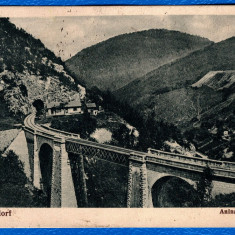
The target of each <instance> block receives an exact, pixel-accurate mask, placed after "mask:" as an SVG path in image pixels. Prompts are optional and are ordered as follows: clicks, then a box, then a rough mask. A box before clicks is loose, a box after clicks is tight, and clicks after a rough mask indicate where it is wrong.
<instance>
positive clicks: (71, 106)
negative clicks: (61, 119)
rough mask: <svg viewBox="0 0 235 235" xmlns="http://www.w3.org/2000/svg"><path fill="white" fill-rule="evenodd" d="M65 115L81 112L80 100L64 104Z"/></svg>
mask: <svg viewBox="0 0 235 235" xmlns="http://www.w3.org/2000/svg"><path fill="white" fill-rule="evenodd" d="M64 112H65V115H66V114H67V115H68V114H81V113H83V110H82V104H81V101H80V100H73V101H70V102H68V103H67V104H65V105H64Z"/></svg>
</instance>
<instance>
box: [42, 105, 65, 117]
mask: <svg viewBox="0 0 235 235" xmlns="http://www.w3.org/2000/svg"><path fill="white" fill-rule="evenodd" d="M46 115H47V116H55V115H64V110H63V109H61V103H60V102H50V103H48V104H47V105H46Z"/></svg>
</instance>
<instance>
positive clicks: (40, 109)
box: [33, 99, 44, 115]
mask: <svg viewBox="0 0 235 235" xmlns="http://www.w3.org/2000/svg"><path fill="white" fill-rule="evenodd" d="M33 106H34V108H35V109H36V111H37V115H41V114H43V111H44V102H43V101H42V100H41V99H36V100H34V102H33Z"/></svg>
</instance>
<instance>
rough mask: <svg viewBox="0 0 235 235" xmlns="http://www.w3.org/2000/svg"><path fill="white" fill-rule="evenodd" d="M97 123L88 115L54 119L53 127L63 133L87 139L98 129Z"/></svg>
mask: <svg viewBox="0 0 235 235" xmlns="http://www.w3.org/2000/svg"><path fill="white" fill-rule="evenodd" d="M96 126H97V121H96V119H95V118H93V117H90V115H89V114H88V113H84V114H83V115H77V116H65V117H60V118H59V119H57V118H56V119H52V121H51V127H52V128H55V129H59V130H62V131H67V132H72V133H75V134H79V135H80V137H81V138H84V139H87V138H89V137H90V134H91V133H93V132H94V131H95V129H96Z"/></svg>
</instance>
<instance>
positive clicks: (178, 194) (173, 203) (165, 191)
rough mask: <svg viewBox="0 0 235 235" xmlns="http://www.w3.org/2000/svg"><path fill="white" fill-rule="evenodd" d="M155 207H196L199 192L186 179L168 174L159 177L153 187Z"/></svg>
mask: <svg viewBox="0 0 235 235" xmlns="http://www.w3.org/2000/svg"><path fill="white" fill-rule="evenodd" d="M152 201H153V207H194V206H195V205H196V204H197V193H196V190H195V189H194V188H193V186H192V185H190V184H189V183H188V182H186V181H185V180H183V179H181V178H178V177H174V176H167V177H163V178H161V179H159V180H158V181H156V182H155V184H154V185H153V187H152Z"/></svg>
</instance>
